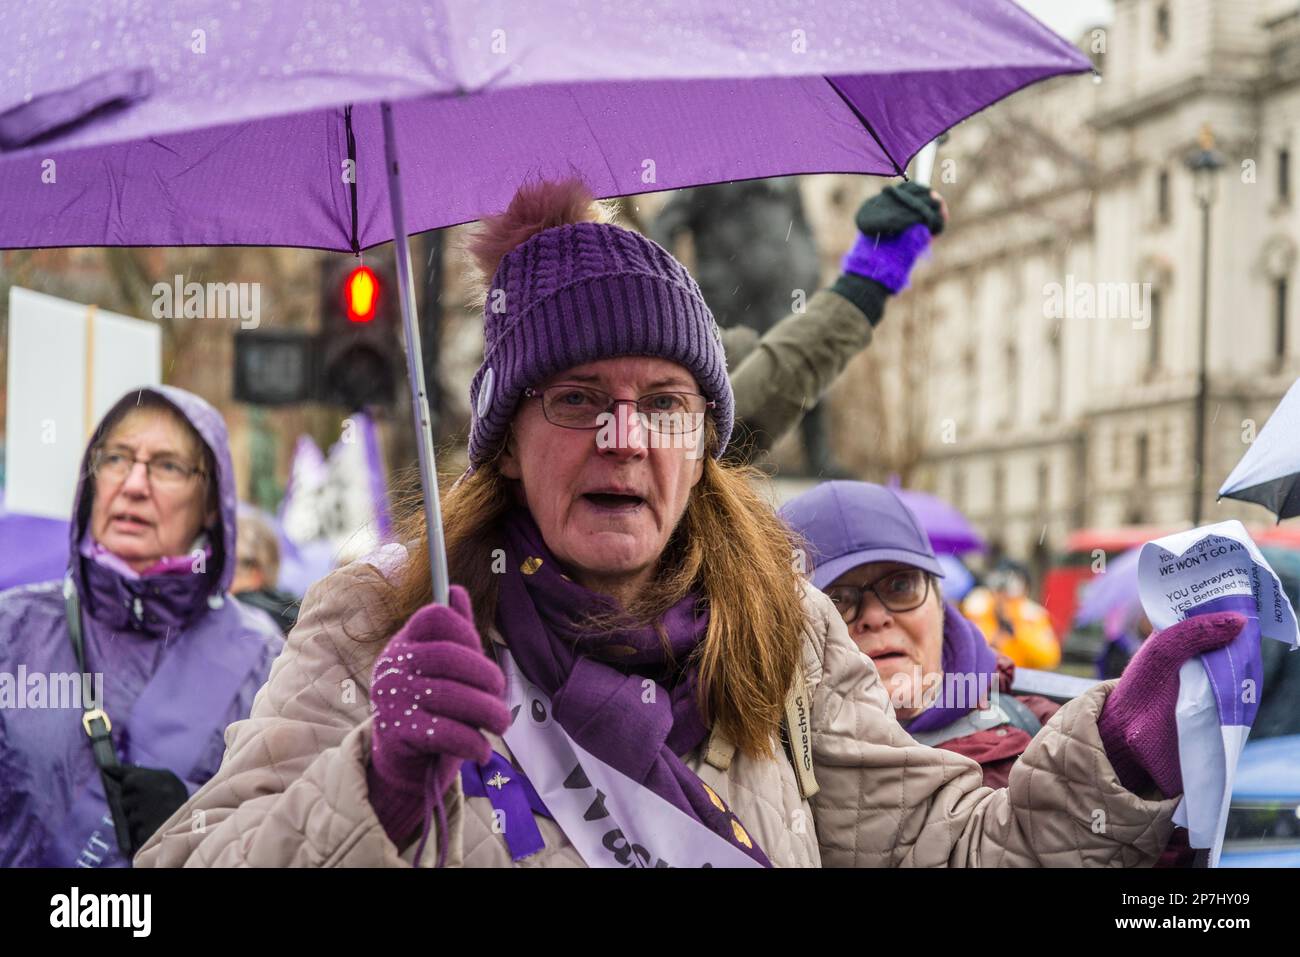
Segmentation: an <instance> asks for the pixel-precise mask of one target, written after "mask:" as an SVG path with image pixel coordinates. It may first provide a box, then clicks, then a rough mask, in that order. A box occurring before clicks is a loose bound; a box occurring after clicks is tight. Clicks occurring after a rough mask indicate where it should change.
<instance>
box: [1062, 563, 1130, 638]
mask: <svg viewBox="0 0 1300 957" xmlns="http://www.w3.org/2000/svg"><path fill="white" fill-rule="evenodd" d="M1141 551H1142V548H1141V547H1140V546H1139V547H1137V548H1130V549H1129V550H1128V551H1126V552H1124V553H1123V554H1121V555H1117V556H1116V557H1115V558H1112V559H1111V560H1110V561H1108V562H1107V563H1106V570H1105V571H1104V572H1102V573H1101V574H1100V575H1098V576H1097V577H1096V578H1094V579H1093V580H1092V581H1091V582H1089V583H1088V584H1087V585H1086V586H1085V587H1084V589H1083V591H1082V592H1081V593H1080V596H1079V610H1078V611H1077V612H1076V613H1075V616H1074V623H1075V625H1077V626H1079V627H1082V626H1084V625H1091V624H1095V623H1097V622H1106V623H1107V625H1108V629H1107V630H1108V633H1109V631H1110V630H1112V629H1113V624H1114V623H1115V621H1114V619H1115V618H1117V617H1118V618H1126V617H1127V614H1128V612H1129V611H1131V610H1133V609H1136V608H1137V606H1138V603H1139V600H1138V576H1137V569H1138V555H1139V554H1140V553H1141ZM1108 619H1111V621H1108ZM1118 624H1120V625H1122V624H1123V622H1122V621H1119V622H1118Z"/></svg>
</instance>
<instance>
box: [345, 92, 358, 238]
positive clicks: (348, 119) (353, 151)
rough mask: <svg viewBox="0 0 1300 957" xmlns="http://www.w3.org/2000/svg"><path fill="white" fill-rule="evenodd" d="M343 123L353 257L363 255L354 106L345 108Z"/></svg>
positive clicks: (349, 105) (350, 105)
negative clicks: (353, 119) (358, 239)
mask: <svg viewBox="0 0 1300 957" xmlns="http://www.w3.org/2000/svg"><path fill="white" fill-rule="evenodd" d="M343 123H344V125H345V126H346V127H347V137H348V172H349V173H350V174H351V175H350V176H349V179H350V180H351V182H350V183H349V186H348V192H349V193H350V194H351V197H352V255H354V256H360V255H361V244H360V243H359V242H357V137H356V134H355V133H353V132H352V104H351V103H349V104H348V105H347V106H345V107H344V108H343Z"/></svg>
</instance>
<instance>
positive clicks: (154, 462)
mask: <svg viewBox="0 0 1300 957" xmlns="http://www.w3.org/2000/svg"><path fill="white" fill-rule="evenodd" d="M137 463H138V464H140V465H143V466H144V468H145V472H146V473H147V474H148V476H149V482H150V484H151V485H156V486H158V487H159V488H179V487H180V486H182V485H184V484H185V483H186V482H188V481H189V480H190V479H192V478H194V476H196V475H204V474H206V473H205V472H204V471H203V469H200V468H195V467H194V466H192V465H186V464H185V463H184V462H182V461H181V460H180V459H177V458H174V457H172V456H170V455H158V456H154V457H153V458H150V459H138V458H136V457H135V453H134V452H131V451H130V450H129V449H125V448H107V449H96V450H95V454H94V456H93V458H92V464H91V472H93V473H94V475H95V477H96V478H102V479H108V480H110V481H113V482H121V481H123V480H124V479H125V478H126V477H127V476H128V475H130V474H131V470H132V469H133V468H135V467H136V464H137Z"/></svg>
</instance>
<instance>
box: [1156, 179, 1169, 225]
mask: <svg viewBox="0 0 1300 957" xmlns="http://www.w3.org/2000/svg"><path fill="white" fill-rule="evenodd" d="M1169 219H1170V215H1169V170H1167V169H1162V170H1160V172H1158V173H1156V222H1158V223H1160V225H1162V226H1166V225H1168V224H1169Z"/></svg>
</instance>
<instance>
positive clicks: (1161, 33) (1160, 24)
mask: <svg viewBox="0 0 1300 957" xmlns="http://www.w3.org/2000/svg"><path fill="white" fill-rule="evenodd" d="M1169 36H1170V31H1169V4H1168V3H1161V4H1159V5H1158V6H1157V7H1156V49H1157V50H1160V49H1163V48H1164V46H1165V45H1166V44H1168V43H1169Z"/></svg>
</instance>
